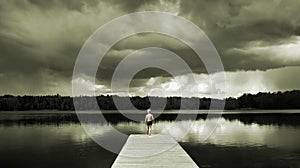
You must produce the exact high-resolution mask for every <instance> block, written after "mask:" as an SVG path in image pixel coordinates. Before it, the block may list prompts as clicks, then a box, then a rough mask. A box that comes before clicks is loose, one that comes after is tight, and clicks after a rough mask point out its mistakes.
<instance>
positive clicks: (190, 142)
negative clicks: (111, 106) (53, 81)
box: [0, 110, 300, 168]
mask: <svg viewBox="0 0 300 168" xmlns="http://www.w3.org/2000/svg"><path fill="white" fill-rule="evenodd" d="M154 113H155V112H154ZM95 114H96V112H87V114H85V113H84V112H83V115H89V116H93V115H95ZM129 114H130V115H136V116H137V118H141V120H143V117H144V114H134V113H129ZM155 116H156V117H158V118H157V122H156V123H155V124H154V134H158V133H161V132H162V130H164V129H166V128H167V127H169V126H170V125H172V124H182V125H191V124H192V127H191V129H190V131H189V132H188V133H187V135H186V136H185V137H184V138H183V139H181V140H180V141H179V143H180V145H181V146H182V147H183V148H184V149H185V150H186V152H187V153H188V154H189V155H190V156H191V157H192V159H193V160H194V161H195V162H196V163H197V164H198V166H199V167H213V168H220V167H231V168H232V167H233V168H234V167H239V168H241V167H249V168H250V167H251V168H253V167H254V168H256V167H257V168H266V167H275V168H276V167H278V168H281V167H282V168H283V167H292V168H294V167H295V168H299V167H300V110H280V111H257V110H252V111H246V112H245V111H226V112H225V114H224V115H223V116H222V118H220V119H218V125H217V127H216V128H215V130H214V132H213V133H212V134H211V136H210V137H209V138H208V139H207V140H206V141H204V142H203V141H202V140H201V131H200V130H201V127H202V126H203V125H204V124H205V122H213V121H214V120H217V119H216V118H210V119H209V120H206V119H205V112H201V113H200V114H199V115H197V117H196V119H195V120H193V118H192V116H194V115H193V112H192V111H188V110H187V111H185V112H184V115H183V116H184V117H182V118H181V119H180V120H178V121H177V120H176V121H175V119H176V116H177V114H176V112H174V111H167V112H164V113H163V114H161V115H159V114H155ZM105 118H106V119H107V120H108V121H109V123H106V124H104V123H97V122H92V123H89V126H90V127H95V128H97V129H98V131H96V134H99V135H98V136H100V137H101V136H105V134H106V133H108V132H109V131H110V130H111V129H117V130H119V131H120V132H122V133H124V134H128V135H129V134H133V133H135V134H143V133H145V124H144V123H142V122H133V121H131V120H128V119H126V117H124V116H123V115H121V114H118V113H116V112H107V113H106V115H105ZM0 135H1V141H0V161H1V167H3V168H14V167H31V168H35V167H36V168H43V167H45V168H48V167H49V168H50V167H51V168H53V167H57V168H58V167H63V168H64V167H72V168H77V167H78V168H82V167H85V168H94V167H97V168H100V167H101V168H102V167H104V168H105V167H110V166H111V165H112V163H113V162H114V160H115V158H116V157H117V154H114V153H112V152H109V151H107V150H106V149H104V148H102V147H101V146H99V145H98V144H97V143H95V142H94V141H93V140H92V139H91V138H90V137H89V136H88V135H87V134H86V133H85V131H84V130H83V128H82V127H81V125H80V123H79V122H78V120H77V116H76V114H74V112H69V111H66V112H64V111H41V112H0Z"/></svg>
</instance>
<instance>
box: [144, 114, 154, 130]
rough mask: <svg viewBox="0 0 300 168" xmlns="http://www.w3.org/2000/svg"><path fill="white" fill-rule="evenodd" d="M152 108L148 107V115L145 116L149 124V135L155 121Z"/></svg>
mask: <svg viewBox="0 0 300 168" xmlns="http://www.w3.org/2000/svg"><path fill="white" fill-rule="evenodd" d="M150 112H151V110H150V109H148V110H147V113H148V114H147V115H146V117H145V122H146V124H147V135H148V136H150V135H151V130H152V124H153V121H154V116H153V115H152V114H151V113H150Z"/></svg>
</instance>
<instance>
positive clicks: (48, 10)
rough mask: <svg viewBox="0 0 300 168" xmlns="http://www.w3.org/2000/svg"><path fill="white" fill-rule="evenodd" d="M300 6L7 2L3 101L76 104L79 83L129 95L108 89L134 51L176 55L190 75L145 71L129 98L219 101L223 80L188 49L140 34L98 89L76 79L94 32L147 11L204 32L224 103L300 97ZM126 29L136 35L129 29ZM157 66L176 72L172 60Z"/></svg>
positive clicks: (119, 47) (107, 65)
mask: <svg viewBox="0 0 300 168" xmlns="http://www.w3.org/2000/svg"><path fill="white" fill-rule="evenodd" d="M299 6H300V1H298V0H289V1H287V0H247V1H245V0H222V1H216V0H197V1H196V0H152V1H146V0H144V1H142V0H126V1H125V0H82V1H69V0H51V1H50V0H43V1H40V0H10V1H4V0H3V1H0V94H1V95H3V94H14V95H48V94H57V93H59V94H61V95H70V96H71V95H72V82H79V83H80V84H82V85H83V86H86V87H88V88H90V91H95V93H96V94H117V95H123V94H124V90H125V89H126V88H120V89H119V90H118V91H113V90H112V89H111V79H112V75H113V73H114V70H115V69H116V67H117V66H118V64H119V63H120V62H121V61H122V60H123V59H124V58H125V57H126V56H127V55H129V54H130V53H132V52H134V51H136V50H140V49H143V48H145V47H161V48H165V49H167V50H170V51H172V52H174V53H176V54H177V55H179V56H180V58H182V59H183V60H184V61H185V62H186V63H187V65H188V66H189V67H190V68H191V70H192V73H187V72H182V73H180V75H177V76H171V75H170V73H168V72H166V71H163V70H159V69H157V68H147V69H144V70H143V71H141V72H138V73H137V74H136V75H135V76H134V78H133V79H132V81H131V83H130V88H129V90H130V95H131V96H147V95H153V96H180V95H182V94H181V93H182V92H185V95H189V96H191V97H214V96H215V92H216V90H218V88H216V87H215V86H216V85H217V84H213V85H212V84H211V80H210V79H211V78H212V77H214V76H218V75H220V74H221V73H222V72H214V74H210V75H209V74H207V71H206V69H205V66H204V65H203V63H202V61H201V60H199V59H198V57H197V56H196V55H195V52H193V50H191V48H189V47H188V46H187V45H186V44H184V43H182V42H181V41H180V40H178V39H175V38H173V37H169V36H166V35H161V34H156V33H143V34H137V35H134V36H131V37H128V38H126V39H122V40H121V41H119V42H118V43H116V44H115V45H114V46H113V47H112V48H111V49H110V50H109V51H108V52H107V54H106V55H105V56H104V58H103V60H102V62H101V63H100V65H99V68H98V72H97V76H96V79H95V81H96V83H93V77H90V76H85V77H82V78H80V77H78V78H72V74H73V69H74V65H75V62H76V58H77V56H78V53H79V51H80V49H81V47H82V45H83V44H84V43H85V41H86V40H87V39H88V38H89V37H90V36H91V35H92V34H93V32H95V31H96V30H97V29H98V28H99V27H101V26H102V25H104V24H105V23H107V22H109V21H111V20H112V19H114V18H117V17H120V16H123V15H126V14H130V13H133V12H143V11H161V12H168V13H171V14H173V15H177V16H180V17H183V18H185V19H188V20H189V21H191V22H193V23H194V24H196V25H197V26H198V27H199V28H200V29H202V30H203V32H204V33H205V34H206V35H207V36H208V38H209V39H210V40H211V41H212V43H213V44H214V46H215V47H216V49H217V51H218V53H219V55H220V57H221V60H222V63H223V66H224V70H225V76H226V87H225V90H224V92H225V94H226V97H238V96H241V95H242V94H244V93H253V94H255V93H258V92H277V91H287V90H294V89H300V78H299V75H298V73H299V72H300V12H299ZM161 24H168V23H167V22H166V23H161ZM113 29H114V28H112V30H111V31H112V32H113V31H114V30H113ZM124 29H132V27H131V25H130V24H126V25H124ZM173 29H174V31H177V30H178V31H180V28H173ZM139 57H141V58H143V59H142V60H143V61H145V62H147V60H151V59H153V57H151V54H150V56H149V54H147V53H141V54H140V55H139ZM157 61H165V64H166V65H167V66H170V67H172V66H174V65H173V64H172V61H171V60H163V59H162V58H161V59H160V58H157ZM133 62H134V61H133ZM133 65H134V64H132V65H130V64H129V65H128V68H131V67H132V66H133ZM178 71H180V69H178ZM83 76H84V74H83ZM192 79H197V81H198V82H197V84H195V83H193V82H191V80H192ZM86 87H85V88H86ZM122 89H124V90H122ZM125 96H126V95H125Z"/></svg>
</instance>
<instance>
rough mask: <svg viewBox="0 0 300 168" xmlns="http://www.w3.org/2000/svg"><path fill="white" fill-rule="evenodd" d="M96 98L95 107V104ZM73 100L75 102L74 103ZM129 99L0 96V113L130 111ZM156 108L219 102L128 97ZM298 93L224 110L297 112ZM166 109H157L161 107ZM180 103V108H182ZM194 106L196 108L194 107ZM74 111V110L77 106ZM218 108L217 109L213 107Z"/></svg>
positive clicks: (247, 99) (231, 103)
mask: <svg viewBox="0 0 300 168" xmlns="http://www.w3.org/2000/svg"><path fill="white" fill-rule="evenodd" d="M95 98H96V104H95V103H93V102H95V101H94V100H95ZM74 100H76V101H74ZM114 100H118V102H119V106H118V108H117V107H116V104H115V103H114ZM126 100H128V97H119V96H108V95H107V96H104V95H101V96H96V97H90V96H79V97H74V98H73V97H70V96H60V95H59V94H57V95H47V96H28V95H25V96H13V95H3V96H0V111H25V110H75V108H74V103H77V105H78V106H79V107H80V108H81V109H79V110H97V109H98V108H100V109H101V110H116V109H120V108H121V109H127V110H129V109H132V108H133V107H132V106H130V103H128V102H126ZM150 100H151V102H152V103H155V104H158V105H157V108H164V109H165V110H172V109H174V110H176V109H195V108H198V109H209V108H210V104H211V101H212V100H214V101H216V102H221V101H222V100H218V99H211V98H194V97H193V98H181V97H167V98H162V97H130V101H131V102H132V104H133V105H134V107H136V108H138V109H147V108H149V107H150V105H151V103H150ZM299 100H300V91H299V90H293V91H286V92H276V93H261V92H260V93H258V94H244V95H242V96H240V97H238V98H226V99H225V109H228V110H233V109H300V102H299ZM162 102H166V103H163V104H164V105H165V106H164V107H162V106H159V105H160V104H162ZM181 103H182V104H181ZM195 105H197V107H195ZM76 107H77V106H76ZM215 108H218V107H215Z"/></svg>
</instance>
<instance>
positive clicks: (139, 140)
mask: <svg viewBox="0 0 300 168" xmlns="http://www.w3.org/2000/svg"><path fill="white" fill-rule="evenodd" d="M112 167H113V168H132V167H141V168H148V167H150V168H151V167H156V168H158V167H165V168H168V167H172V168H181V167H188V168H194V167H195V168H196V167H198V166H197V165H196V163H195V162H194V161H193V160H192V159H191V157H190V156H189V155H188V154H187V153H186V152H185V151H184V149H183V148H182V147H181V146H180V145H179V144H178V143H177V142H176V141H175V140H174V139H173V138H172V137H171V136H169V135H162V134H159V135H152V136H150V137H149V136H147V135H140V134H134V135H130V136H129V138H128V139H127V141H126V143H125V145H124V146H123V148H122V150H121V152H120V154H119V156H118V157H117V159H116V160H115V162H114V163H113V165H112Z"/></svg>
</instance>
